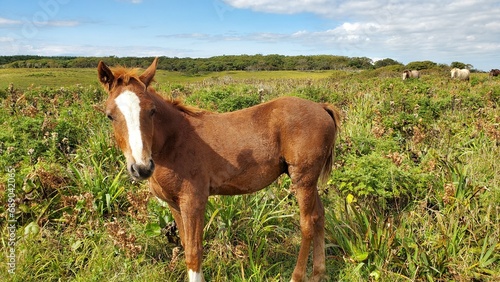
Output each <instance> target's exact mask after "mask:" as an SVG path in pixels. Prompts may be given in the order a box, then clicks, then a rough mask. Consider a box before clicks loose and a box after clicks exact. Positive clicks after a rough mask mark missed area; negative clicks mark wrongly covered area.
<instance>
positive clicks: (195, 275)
mask: <svg viewBox="0 0 500 282" xmlns="http://www.w3.org/2000/svg"><path fill="white" fill-rule="evenodd" d="M188 276H189V282H203V281H205V279H203V274H201V273H199V272H196V271H193V270H191V269H190V270H188Z"/></svg>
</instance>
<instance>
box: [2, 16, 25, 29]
mask: <svg viewBox="0 0 500 282" xmlns="http://www.w3.org/2000/svg"><path fill="white" fill-rule="evenodd" d="M19 24H22V22H21V21H18V20H11V19H6V18H2V17H0V27H1V26H8V25H19Z"/></svg>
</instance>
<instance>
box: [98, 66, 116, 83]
mask: <svg viewBox="0 0 500 282" xmlns="http://www.w3.org/2000/svg"><path fill="white" fill-rule="evenodd" d="M97 72H98V76H99V81H100V82H101V84H102V85H104V87H106V88H107V90H111V86H112V85H113V81H114V80H115V76H114V75H113V72H112V71H111V70H110V69H109V68H108V66H106V64H105V63H104V62H103V61H99V65H98V66H97Z"/></svg>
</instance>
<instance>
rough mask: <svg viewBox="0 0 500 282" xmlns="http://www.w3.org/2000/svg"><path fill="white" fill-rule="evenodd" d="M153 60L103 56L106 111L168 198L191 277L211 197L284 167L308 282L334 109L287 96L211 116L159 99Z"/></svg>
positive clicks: (320, 264)
mask: <svg viewBox="0 0 500 282" xmlns="http://www.w3.org/2000/svg"><path fill="white" fill-rule="evenodd" d="M156 66H157V58H156V59H155V60H154V61H153V63H152V64H151V66H149V67H148V68H147V69H146V70H145V71H144V73H142V75H138V74H137V71H136V70H133V69H125V68H112V69H110V68H108V67H107V66H106V65H105V64H104V63H103V62H99V66H98V76H99V80H100V82H101V83H102V85H103V86H104V88H105V89H106V91H107V92H108V94H109V97H108V99H107V101H106V104H105V108H106V114H107V116H108V117H109V118H110V119H111V120H112V124H113V129H114V134H115V139H116V141H117V144H118V146H119V147H120V149H121V150H122V151H123V153H124V155H125V157H126V159H127V169H128V171H129V173H130V175H131V176H132V177H133V178H134V179H137V180H145V179H149V184H150V188H151V191H152V193H153V194H154V195H156V196H157V197H158V198H160V199H162V200H163V201H166V202H167V203H168V205H169V207H170V210H171V211H172V214H173V216H174V219H175V222H176V224H177V226H178V229H179V235H180V238H181V242H182V245H183V247H184V251H185V259H186V265H187V268H188V276H189V281H192V282H193V281H204V277H203V273H202V269H201V262H202V252H203V250H202V246H203V244H202V238H203V228H204V213H205V207H206V204H207V201H208V197H209V196H210V195H237V194H247V193H252V192H255V191H258V190H261V189H263V188H264V187H266V186H268V185H269V184H271V183H272V182H273V181H274V180H276V178H277V177H278V176H280V175H281V174H283V173H286V174H288V175H289V176H290V178H291V180H292V190H293V191H294V193H295V194H296V197H297V200H298V204H299V209H300V228H301V233H302V241H301V246H300V251H299V255H298V259H297V264H296V266H295V269H294V271H293V275H292V279H291V280H292V281H304V280H305V276H306V266H307V260H308V256H309V250H310V248H311V245H312V246H313V273H312V277H311V281H321V280H322V279H324V276H325V242H324V208H323V205H322V203H321V200H320V197H319V195H318V191H317V184H318V179H325V178H327V177H328V176H329V174H330V172H331V169H332V159H333V148H334V142H335V139H336V136H337V132H338V130H339V114H338V111H337V110H336V109H335V108H333V107H331V106H329V105H327V104H319V103H315V102H311V101H308V100H304V99H299V98H293V97H286V98H278V99H276V100H273V101H270V102H267V103H263V104H260V105H257V106H254V107H251V108H247V109H243V110H239V111H235V112H230V113H212V112H207V111H203V110H199V109H196V108H193V107H189V106H186V105H184V104H182V103H181V102H179V101H177V100H167V99H164V98H163V97H161V96H160V95H158V94H157V93H156V92H155V91H154V90H153V89H152V88H151V87H150V82H151V81H152V80H153V77H154V75H155V72H156Z"/></svg>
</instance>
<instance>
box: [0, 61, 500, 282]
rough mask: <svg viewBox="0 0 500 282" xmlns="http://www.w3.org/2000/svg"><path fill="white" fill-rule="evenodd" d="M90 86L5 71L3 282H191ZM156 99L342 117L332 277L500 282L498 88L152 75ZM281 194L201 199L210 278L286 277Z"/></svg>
mask: <svg viewBox="0 0 500 282" xmlns="http://www.w3.org/2000/svg"><path fill="white" fill-rule="evenodd" d="M96 76H97V75H96V71H95V70H93V69H92V70H90V69H44V70H27V69H26V70H22V69H21V70H19V69H0V103H1V105H2V107H1V108H0V124H1V126H2V130H1V131H0V152H1V155H2V158H1V159H0V166H1V167H2V169H3V172H4V173H2V174H0V176H1V179H0V198H1V199H2V203H4V204H2V205H1V206H0V230H1V241H0V246H1V253H2V255H1V256H0V257H1V258H2V259H1V262H0V263H1V264H0V277H2V278H3V279H7V280H8V281H9V280H10V281H23V282H24V281H103V280H105V281H185V280H186V270H185V264H184V261H183V250H182V248H180V244H179V239H178V237H177V233H176V230H175V226H174V225H173V219H172V216H171V214H170V212H169V211H168V209H166V208H165V207H164V205H162V204H161V203H159V202H158V201H156V200H155V199H151V200H150V199H149V198H150V196H149V192H148V190H147V185H146V184H145V183H134V182H132V181H131V180H130V178H129V177H128V175H127V173H126V171H125V170H124V167H125V166H124V158H123V156H122V154H121V152H120V151H119V150H118V149H117V148H116V147H115V144H114V140H113V138H112V134H111V127H110V125H109V123H108V121H107V119H106V118H105V116H104V114H103V113H102V108H103V101H104V100H105V98H106V94H105V93H104V91H103V90H102V89H101V87H100V86H99V85H98V84H97V77H96ZM11 83H12V84H13V87H9V84H11ZM156 88H157V89H159V90H160V91H161V92H162V93H164V95H165V96H175V97H179V98H182V99H184V100H185V101H186V103H189V104H192V105H196V106H199V107H202V108H205V109H209V110H213V111H219V112H224V111H229V110H236V109H239V108H243V107H247V106H251V105H254V104H258V103H260V102H262V101H267V100H270V99H273V98H275V97H279V96H286V95H293V96H299V97H303V98H307V99H310V100H314V101H318V102H330V103H332V104H334V105H336V106H337V107H338V108H339V109H340V110H341V112H342V115H343V117H342V119H343V122H342V131H341V134H340V138H339V141H338V143H337V145H336V161H335V169H334V171H333V172H332V175H331V176H330V179H329V181H328V183H327V184H326V185H324V186H322V187H320V191H321V197H322V200H323V203H324V206H325V208H326V221H327V226H326V248H327V249H326V252H327V272H328V275H329V281H498V280H500V256H499V251H500V242H499V238H500V173H499V171H500V110H499V106H500V79H498V78H494V79H490V78H489V77H488V76H487V75H486V74H472V78H471V81H470V82H463V81H454V80H450V79H449V78H448V71H447V70H445V69H436V70H432V71H424V75H423V77H422V78H421V79H420V80H410V81H402V80H401V78H400V75H399V73H398V72H395V71H392V70H391V69H390V68H387V69H382V70H380V69H379V70H374V71H363V72H358V73H352V72H341V71H335V72H230V73H210V74H204V75H199V76H187V75H183V74H179V73H169V72H162V71H159V73H158V76H157V82H156ZM289 185H290V181H289V179H288V178H287V177H286V176H282V177H281V178H280V179H278V180H277V181H276V182H275V183H273V184H272V185H271V186H270V187H269V188H268V189H266V190H263V191H261V192H259V193H256V194H254V195H245V196H236V197H212V198H211V199H210V202H209V205H208V208H207V212H206V220H205V222H206V226H205V235H204V237H205V242H204V264H203V270H204V274H205V277H206V278H207V279H208V281H289V279H290V277H291V273H292V271H293V267H294V265H295V259H296V256H297V253H298V249H299V243H300V231H299V227H298V207H297V204H296V201H295V199H294V197H293V195H292V194H291V193H290V191H289ZM309 270H310V269H309Z"/></svg>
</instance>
